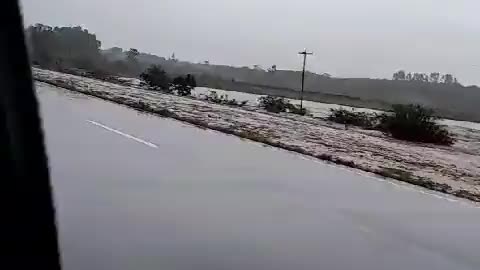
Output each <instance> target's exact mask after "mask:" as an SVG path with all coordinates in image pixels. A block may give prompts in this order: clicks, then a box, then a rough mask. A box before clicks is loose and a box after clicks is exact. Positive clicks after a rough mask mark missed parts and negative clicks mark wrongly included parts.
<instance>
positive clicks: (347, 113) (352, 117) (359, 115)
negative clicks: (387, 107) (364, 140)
mask: <svg viewBox="0 0 480 270" xmlns="http://www.w3.org/2000/svg"><path fill="white" fill-rule="evenodd" d="M328 120H330V121H333V122H336V123H340V124H345V125H352V126H359V127H363V128H374V127H375V126H376V124H377V122H378V116H377V115H376V114H369V113H365V112H355V111H354V109H352V110H346V109H343V108H339V109H330V115H329V116H328Z"/></svg>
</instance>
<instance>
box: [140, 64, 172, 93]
mask: <svg viewBox="0 0 480 270" xmlns="http://www.w3.org/2000/svg"><path fill="white" fill-rule="evenodd" d="M140 78H141V79H142V80H144V81H145V82H146V83H148V85H149V86H150V87H152V88H160V89H162V90H168V89H169V83H170V78H169V77H168V75H167V73H166V72H165V71H164V70H163V69H162V67H161V66H160V65H152V66H150V67H149V68H148V69H147V70H145V71H144V72H143V73H142V74H140Z"/></svg>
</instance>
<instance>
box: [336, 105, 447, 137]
mask: <svg viewBox="0 0 480 270" xmlns="http://www.w3.org/2000/svg"><path fill="white" fill-rule="evenodd" d="M328 119H329V120H331V121H334V122H337V123H341V124H345V125H353V126H359V127H362V128H369V129H377V130H381V131H383V132H385V133H387V134H389V135H391V136H392V137H394V138H396V139H400V140H406V141H412V142H423V143H433V144H440V145H452V144H453V143H454V141H455V139H454V138H453V137H452V134H450V133H449V132H448V130H447V129H446V128H445V127H444V126H442V125H439V124H438V123H437V122H436V120H437V118H436V117H435V115H434V111H433V110H432V109H428V108H425V107H423V106H421V105H412V104H410V105H401V104H397V105H393V106H392V111H391V112H385V113H382V114H375V113H365V112H356V111H354V110H346V109H343V108H340V109H331V113H330V115H329V117H328Z"/></svg>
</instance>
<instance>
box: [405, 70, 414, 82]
mask: <svg viewBox="0 0 480 270" xmlns="http://www.w3.org/2000/svg"><path fill="white" fill-rule="evenodd" d="M405 78H406V79H407V81H411V80H413V76H412V73H411V72H409V73H408V74H407V76H406V77H405Z"/></svg>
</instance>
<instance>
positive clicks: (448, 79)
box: [442, 74, 455, 84]
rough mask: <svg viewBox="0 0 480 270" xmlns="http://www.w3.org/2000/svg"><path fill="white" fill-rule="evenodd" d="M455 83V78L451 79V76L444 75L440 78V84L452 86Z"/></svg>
mask: <svg viewBox="0 0 480 270" xmlns="http://www.w3.org/2000/svg"><path fill="white" fill-rule="evenodd" d="M454 81H455V78H454V77H453V75H452V74H445V75H443V76H442V82H443V83H444V84H453V83H454Z"/></svg>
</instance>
